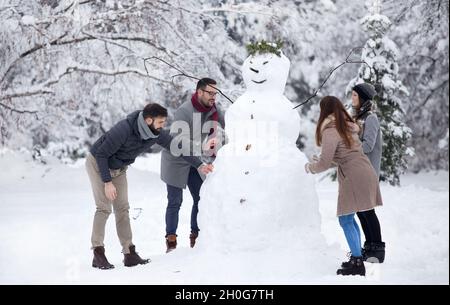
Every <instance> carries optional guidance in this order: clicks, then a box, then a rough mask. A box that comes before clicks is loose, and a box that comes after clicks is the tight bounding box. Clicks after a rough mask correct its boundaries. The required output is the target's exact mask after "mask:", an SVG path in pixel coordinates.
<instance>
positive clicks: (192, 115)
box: [161, 78, 225, 252]
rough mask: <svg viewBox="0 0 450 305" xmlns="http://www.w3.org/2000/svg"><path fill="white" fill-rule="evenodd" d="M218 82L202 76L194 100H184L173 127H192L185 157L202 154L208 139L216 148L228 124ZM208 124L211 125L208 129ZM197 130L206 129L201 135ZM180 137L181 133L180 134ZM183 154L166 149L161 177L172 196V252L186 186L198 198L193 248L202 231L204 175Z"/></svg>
mask: <svg viewBox="0 0 450 305" xmlns="http://www.w3.org/2000/svg"><path fill="white" fill-rule="evenodd" d="M216 85H217V82H216V81H215V80H213V79H210V78H203V79H201V80H200V81H199V82H198V83H197V89H196V92H195V93H194V94H193V95H192V97H191V100H189V101H186V102H185V103H183V104H182V105H181V106H180V107H179V108H178V109H177V111H176V112H175V115H174V123H173V124H172V127H174V126H176V125H177V123H182V124H185V126H186V127H187V125H188V126H189V133H188V134H184V135H185V136H186V137H189V141H188V142H187V143H190V144H189V147H188V149H187V151H186V150H183V153H182V156H184V155H186V154H189V155H191V156H194V155H195V156H199V155H201V153H202V149H201V148H202V145H201V143H203V142H204V141H205V140H206V141H207V143H206V145H205V146H206V147H207V148H208V149H214V146H216V144H217V139H216V136H215V135H216V133H217V130H218V129H219V128H221V127H224V126H225V123H224V115H223V112H222V111H221V110H220V109H219V108H218V107H217V105H216V96H217V93H218V91H217V87H216ZM180 126H181V125H180ZM207 126H210V127H211V128H209V129H208V128H207ZM172 129H177V128H172ZM205 129H206V130H207V131H206V132H205V131H204V130H205ZM197 130H202V131H203V132H202V133H201V134H200V133H199V132H198V131H197ZM196 131H197V132H196ZM177 132H178V131H177ZM196 133H198V134H196ZM178 136H180V133H179V134H178ZM178 148H179V147H178ZM182 156H179V155H178V156H177V154H174V153H173V151H168V150H164V151H163V152H162V154H161V179H162V180H163V181H164V182H165V183H166V184H167V199H168V205H167V209H166V246H167V252H170V251H172V250H173V249H175V248H176V246H177V234H176V231H177V227H178V214H179V211H180V207H181V203H182V202H183V189H185V188H186V186H187V187H188V188H189V191H190V193H191V195H192V199H193V201H194V203H193V206H192V212H191V234H190V236H189V239H190V246H191V248H192V247H194V245H195V241H196V239H197V237H198V232H199V231H200V229H199V227H198V224H197V214H198V204H199V201H200V188H201V186H202V184H203V178H202V177H201V175H200V173H199V172H198V170H197V168H194V167H192V165H191V164H189V163H188V162H186V161H185V160H184V159H183V158H182ZM211 167H212V165H211ZM211 169H212V168H211Z"/></svg>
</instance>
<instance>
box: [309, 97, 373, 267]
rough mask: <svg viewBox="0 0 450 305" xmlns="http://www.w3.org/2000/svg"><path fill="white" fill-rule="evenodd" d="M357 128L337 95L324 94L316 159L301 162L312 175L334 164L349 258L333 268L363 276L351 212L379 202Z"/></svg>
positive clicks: (353, 212) (371, 171) (338, 208)
mask: <svg viewBox="0 0 450 305" xmlns="http://www.w3.org/2000/svg"><path fill="white" fill-rule="evenodd" d="M358 130H359V129H358V126H357V125H356V124H355V123H354V121H353V119H352V118H351V116H350V115H349V114H348V113H347V111H346V110H345V108H344V106H343V104H342V102H341V101H340V100H339V99H338V98H336V97H334V96H326V97H324V98H323V99H322V100H321V102H320V117H319V122H318V123H317V129H316V143H317V145H318V146H319V147H321V148H322V152H321V155H320V157H319V158H318V160H316V161H314V162H312V163H307V164H306V165H305V170H306V171H307V172H308V173H313V174H316V173H320V172H323V171H325V170H327V169H329V168H330V167H332V166H333V164H335V165H337V169H338V183H339V195H338V204H337V216H338V217H339V223H340V225H341V227H342V229H343V230H344V234H345V237H346V239H347V243H348V245H349V247H350V251H351V257H350V261H349V262H346V263H344V264H342V268H341V269H339V270H338V271H337V273H338V274H342V275H365V267H364V262H363V258H362V254H361V233H360V230H359V226H358V224H357V223H356V221H355V213H356V212H360V211H365V210H370V209H373V208H374V207H375V206H379V205H382V199H381V193H380V187H379V184H378V177H377V175H376V173H375V170H374V168H373V167H372V165H371V163H370V161H369V159H368V158H367V156H366V155H365V154H364V152H363V150H362V147H361V142H360V140H359V138H358Z"/></svg>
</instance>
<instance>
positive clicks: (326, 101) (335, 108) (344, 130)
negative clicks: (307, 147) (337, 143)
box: [316, 96, 354, 148]
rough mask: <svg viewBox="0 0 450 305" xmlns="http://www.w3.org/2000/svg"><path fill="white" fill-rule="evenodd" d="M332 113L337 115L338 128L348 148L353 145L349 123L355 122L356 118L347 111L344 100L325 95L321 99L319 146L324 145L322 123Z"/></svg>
mask: <svg viewBox="0 0 450 305" xmlns="http://www.w3.org/2000/svg"><path fill="white" fill-rule="evenodd" d="M330 114H333V115H334V117H335V124H336V129H337V131H338V133H339V135H340V136H341V138H342V139H343V140H344V142H345V144H346V145H347V147H348V148H350V147H352V145H353V137H352V132H351V129H350V126H349V125H348V123H349V122H352V123H353V122H354V120H353V119H352V117H351V116H350V114H349V113H348V112H347V110H346V109H345V107H344V105H343V104H342V102H341V101H340V100H339V99H338V98H337V97H335V96H325V97H324V98H323V99H322V100H321V101H320V117H319V122H317V128H316V144H317V146H321V145H322V131H323V130H322V124H323V122H324V121H325V119H326V118H327V117H328V116H329V115H330Z"/></svg>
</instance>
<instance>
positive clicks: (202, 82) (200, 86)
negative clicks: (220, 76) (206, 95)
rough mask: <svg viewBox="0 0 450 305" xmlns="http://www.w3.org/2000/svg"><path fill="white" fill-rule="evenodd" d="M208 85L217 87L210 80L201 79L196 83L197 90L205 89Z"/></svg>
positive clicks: (214, 82) (213, 81) (215, 83)
mask: <svg viewBox="0 0 450 305" xmlns="http://www.w3.org/2000/svg"><path fill="white" fill-rule="evenodd" d="M208 85H217V82H216V81H215V80H213V79H212V78H202V79H201V80H199V81H198V83H197V89H196V90H198V89H205V88H206V86H208Z"/></svg>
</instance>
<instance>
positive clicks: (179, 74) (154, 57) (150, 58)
mask: <svg viewBox="0 0 450 305" xmlns="http://www.w3.org/2000/svg"><path fill="white" fill-rule="evenodd" d="M152 59H157V60H159V61H161V62H163V63H165V64H166V65H168V66H169V67H171V68H172V69H174V70H176V71H178V72H179V73H178V74H175V75H173V76H172V84H174V82H173V80H174V78H175V77H180V76H184V77H187V78H191V79H195V80H200V78H198V77H195V76H192V75H189V74H187V73H186V72H184V71H183V70H181V69H180V68H178V67H176V66H174V65H173V64H170V63H168V62H167V61H165V60H164V59H162V58H159V57H157V56H152V57H148V58H144V67H145V71H146V72H147V74H148V73H149V72H148V69H147V60H152ZM174 85H175V84H174ZM209 86H210V87H212V88H214V89H216V90H217V91H218V92H219V93H220V94H221V95H222V96H223V97H225V98H226V99H227V100H229V101H230V103H231V104H233V103H234V102H233V100H232V99H230V98H229V97H228V96H226V95H225V94H224V93H223V92H222V91H221V90H220V89H219V88H217V87H214V86H213V85H209Z"/></svg>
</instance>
